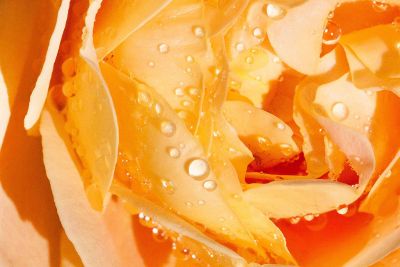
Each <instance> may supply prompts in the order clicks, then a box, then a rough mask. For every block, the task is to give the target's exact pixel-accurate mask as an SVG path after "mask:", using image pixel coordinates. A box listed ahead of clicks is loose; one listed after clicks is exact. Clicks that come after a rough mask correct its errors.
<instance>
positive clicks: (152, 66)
mask: <svg viewBox="0 0 400 267" xmlns="http://www.w3.org/2000/svg"><path fill="white" fill-rule="evenodd" d="M155 65H156V63H154V61H149V62H148V63H147V66H149V67H150V68H154V66H155Z"/></svg>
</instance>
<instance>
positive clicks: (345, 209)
mask: <svg viewBox="0 0 400 267" xmlns="http://www.w3.org/2000/svg"><path fill="white" fill-rule="evenodd" d="M348 211H349V207H348V206H347V205H342V206H339V207H338V208H337V209H336V212H337V213H338V214H340V215H345V214H346V213H347V212H348Z"/></svg>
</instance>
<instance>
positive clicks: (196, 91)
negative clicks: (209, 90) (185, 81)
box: [189, 87, 200, 96]
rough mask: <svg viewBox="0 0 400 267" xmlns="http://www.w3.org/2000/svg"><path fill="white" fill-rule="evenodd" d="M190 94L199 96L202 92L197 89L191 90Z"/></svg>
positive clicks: (192, 88)
mask: <svg viewBox="0 0 400 267" xmlns="http://www.w3.org/2000/svg"><path fill="white" fill-rule="evenodd" d="M189 94H190V95H192V96H199V94H200V90H199V89H198V88H196V87H191V88H189Z"/></svg>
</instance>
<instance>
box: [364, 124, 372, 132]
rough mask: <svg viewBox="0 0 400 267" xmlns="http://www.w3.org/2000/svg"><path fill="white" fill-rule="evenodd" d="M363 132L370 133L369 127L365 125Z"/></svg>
mask: <svg viewBox="0 0 400 267" xmlns="http://www.w3.org/2000/svg"><path fill="white" fill-rule="evenodd" d="M363 129H364V132H366V133H369V132H370V131H371V125H369V124H365V125H364V126H363Z"/></svg>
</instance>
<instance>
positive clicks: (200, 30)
mask: <svg viewBox="0 0 400 267" xmlns="http://www.w3.org/2000/svg"><path fill="white" fill-rule="evenodd" d="M193 34H194V35H195V36H196V37H198V38H202V37H204V36H205V31H204V28H203V27H201V26H194V27H193Z"/></svg>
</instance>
